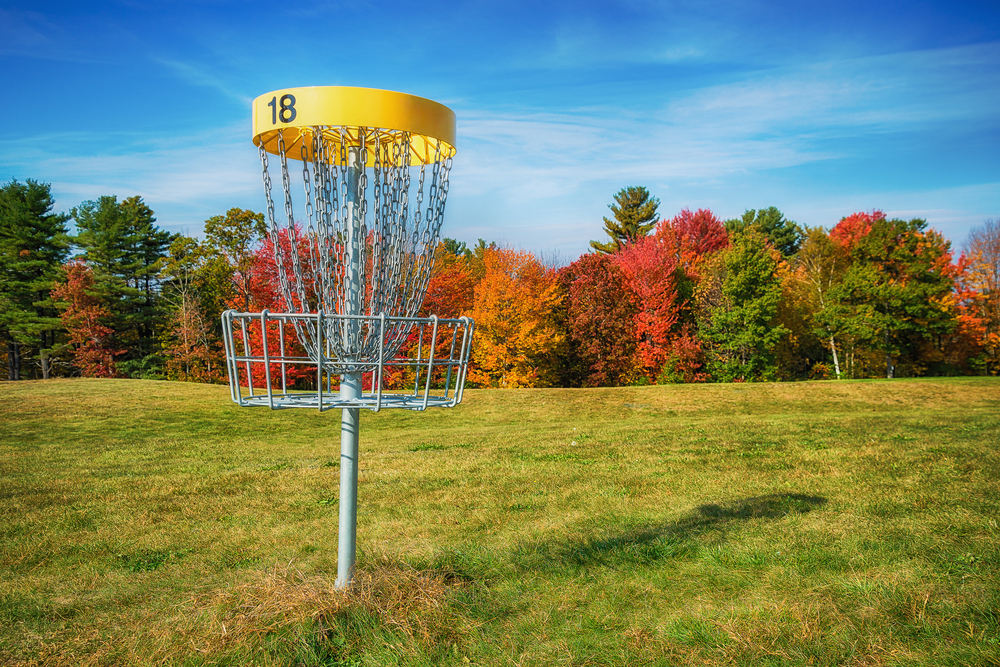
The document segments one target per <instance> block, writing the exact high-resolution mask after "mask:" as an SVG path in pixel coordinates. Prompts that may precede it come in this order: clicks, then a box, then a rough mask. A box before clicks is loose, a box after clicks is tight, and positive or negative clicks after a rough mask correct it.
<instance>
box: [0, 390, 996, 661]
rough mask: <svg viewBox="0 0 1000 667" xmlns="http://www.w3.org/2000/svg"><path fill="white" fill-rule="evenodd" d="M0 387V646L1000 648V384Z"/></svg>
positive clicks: (163, 656) (297, 651) (164, 654)
mask: <svg viewBox="0 0 1000 667" xmlns="http://www.w3.org/2000/svg"><path fill="white" fill-rule="evenodd" d="M339 429H340V414H339V412H337V411H330V412H327V413H324V414H319V413H316V412H312V411H305V410H287V411H277V412H271V411H269V410H266V409H241V408H238V407H236V406H235V405H234V404H232V403H231V402H230V400H229V391H228V388H226V387H219V386H204V385H192V384H182V383H171V382H149V381H132V380H52V381H45V382H17V383H9V382H8V383H2V384H0V665H22V664H23V665H35V664H39V665H159V664H163V665H222V664H225V665H288V666H291V665H395V664H399V665H432V664H433V665H468V664H473V665H748V666H749V665H1000V528H998V520H1000V451H998V450H1000V381H998V380H996V379H985V378H984V379H964V378H955V379H924V380H893V381H865V382H806V383H790V384H736V385H696V386H656V387H635V388H616V389H588V390H568V389H551V390H517V391H513V390H508V391H487V390H473V391H468V392H466V401H465V402H464V403H463V404H462V405H460V406H459V407H458V408H456V409H453V410H434V411H427V412H425V413H408V412H398V411H386V412H382V413H380V414H371V413H363V415H362V433H361V475H360V484H359V508H360V509H359V526H358V544H359V557H358V568H359V569H358V578H357V583H356V585H355V586H354V588H353V589H352V590H351V591H350V592H348V593H342V592H340V591H337V590H335V589H334V587H333V581H334V579H335V577H336V558H337V504H338V503H337V494H338V483H339V476H338V475H339V471H338V467H337V465H338V457H339V447H340V431H339Z"/></svg>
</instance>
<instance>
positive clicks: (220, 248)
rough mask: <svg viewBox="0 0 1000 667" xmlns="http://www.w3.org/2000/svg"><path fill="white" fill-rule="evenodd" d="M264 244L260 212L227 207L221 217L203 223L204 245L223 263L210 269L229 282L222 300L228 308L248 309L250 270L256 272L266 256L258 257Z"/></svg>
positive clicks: (251, 275)
mask: <svg viewBox="0 0 1000 667" xmlns="http://www.w3.org/2000/svg"><path fill="white" fill-rule="evenodd" d="M268 242H269V240H268V233H267V224H266V223H265V221H264V214H263V213H256V212H254V211H250V210H246V209H241V208H231V209H229V210H228V211H226V214H225V215H224V216H223V215H216V216H213V217H211V218H209V219H208V220H206V221H205V244H206V245H207V247H208V248H210V249H211V250H212V251H213V252H214V253H215V254H216V256H217V257H218V258H219V259H222V260H224V262H221V263H217V264H216V265H215V267H214V268H215V270H216V271H219V272H222V273H223V274H225V276H226V278H227V279H228V281H229V282H230V291H229V294H227V295H226V297H225V301H227V302H229V304H230V306H231V307H232V308H235V309H237V310H241V311H244V312H249V311H250V310H251V308H250V305H251V301H252V298H253V290H254V281H255V275H254V271H255V270H259V269H260V266H261V264H260V262H261V259H262V258H263V257H264V256H265V255H266V253H265V255H261V254H260V249H261V248H262V245H264V244H266V243H268ZM268 247H271V248H273V246H268ZM257 287H258V288H259V287H260V285H259V284H258V285H257ZM258 291H259V289H258ZM220 312H221V311H220Z"/></svg>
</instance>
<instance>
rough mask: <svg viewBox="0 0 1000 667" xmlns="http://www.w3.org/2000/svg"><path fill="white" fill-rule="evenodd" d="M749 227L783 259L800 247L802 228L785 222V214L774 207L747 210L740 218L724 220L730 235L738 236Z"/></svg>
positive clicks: (802, 234) (789, 221)
mask: <svg viewBox="0 0 1000 667" xmlns="http://www.w3.org/2000/svg"><path fill="white" fill-rule="evenodd" d="M750 227H756V228H757V229H758V230H759V231H760V233H761V234H763V235H764V238H766V239H767V240H768V241H769V242H770V244H771V245H772V246H774V247H775V249H776V250H777V251H778V252H780V253H781V254H782V255H783V256H784V257H791V256H792V255H794V254H795V253H796V252H798V250H799V246H800V245H802V239H803V237H804V233H803V231H802V228H801V227H799V226H798V225H797V224H796V223H794V222H792V221H791V220H786V219H785V214H784V213H782V212H781V211H779V210H778V209H777V208H775V207H774V206H768V207H767V208H762V209H760V210H759V211H758V210H755V209H748V210H747V211H746V212H744V213H743V216H742V217H739V218H735V219H733V220H726V231H727V232H729V233H730V234H738V233H740V232H742V231H744V230H746V229H748V228H750Z"/></svg>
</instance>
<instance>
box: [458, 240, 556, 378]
mask: <svg viewBox="0 0 1000 667" xmlns="http://www.w3.org/2000/svg"><path fill="white" fill-rule="evenodd" d="M483 264H484V269H485V273H484V275H483V278H482V280H481V281H480V282H479V284H478V285H477V286H476V289H475V298H474V303H473V308H472V312H471V313H470V314H471V316H472V318H473V319H474V320H475V322H476V335H475V338H474V340H473V346H472V361H473V367H472V368H471V369H470V371H469V380H470V381H471V382H473V383H475V384H478V385H481V386H486V387H539V386H548V385H550V384H551V383H552V382H553V381H554V375H555V365H556V362H555V359H556V356H557V354H558V352H559V349H560V346H561V345H562V343H563V341H564V339H565V335H564V334H563V332H562V331H561V330H560V329H559V327H558V326H557V324H556V311H557V309H558V308H559V305H560V292H559V287H558V281H557V276H556V272H555V271H553V270H550V269H546V268H545V267H544V266H542V264H541V263H540V262H539V261H538V260H537V259H536V258H535V257H534V256H533V255H532V254H531V253H529V252H526V251H522V250H513V249H511V248H489V249H487V250H486V251H485V253H484V255H483Z"/></svg>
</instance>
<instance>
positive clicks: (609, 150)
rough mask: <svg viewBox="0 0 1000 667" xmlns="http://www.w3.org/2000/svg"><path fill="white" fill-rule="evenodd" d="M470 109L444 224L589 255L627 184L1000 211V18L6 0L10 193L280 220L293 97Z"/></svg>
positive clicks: (761, 203) (712, 7)
mask: <svg viewBox="0 0 1000 667" xmlns="http://www.w3.org/2000/svg"><path fill="white" fill-rule="evenodd" d="M308 85H348V86H365V87H371V88H385V89H390V90H398V91H402V92H407V93H412V94H416V95H421V96H423V97H428V98H430V99H433V100H436V101H438V102H442V103H444V104H446V105H448V106H449V107H451V108H452V109H453V110H454V111H455V112H456V114H457V116H458V149H459V153H458V156H457V157H456V159H455V166H454V169H453V171H452V176H451V189H450V195H449V200H448V209H447V213H446V217H445V227H444V230H443V234H444V235H445V236H450V237H453V238H458V239H459V240H462V241H466V242H468V243H469V244H470V245H471V244H472V243H474V242H475V240H476V239H477V238H484V239H487V240H495V241H499V242H503V243H507V244H510V245H513V246H516V247H521V248H525V249H528V250H532V251H534V252H536V253H539V254H541V255H543V256H544V257H546V258H547V259H549V260H551V261H562V262H568V261H572V260H573V259H575V258H576V257H577V256H578V255H579V254H581V253H582V252H585V251H586V250H587V248H588V242H589V241H590V240H591V239H600V238H602V237H603V236H604V234H603V231H602V220H601V218H602V217H603V216H605V215H610V213H609V211H608V208H607V205H608V204H609V203H610V202H611V201H612V198H613V196H614V194H615V193H616V192H617V191H618V190H620V189H621V188H623V187H625V186H629V185H643V186H645V187H647V188H648V189H649V191H650V192H651V193H652V194H653V195H654V196H656V197H658V198H659V199H660V202H661V204H660V214H661V215H663V216H666V217H670V216H673V215H674V214H675V213H677V212H678V211H679V210H681V209H682V208H685V207H688V208H691V209H692V210H693V209H697V208H710V209H711V210H712V211H714V212H715V213H716V214H717V215H718V216H720V217H722V218H731V217H736V216H738V215H741V214H742V213H743V211H744V210H745V209H748V208H761V207H766V206H777V207H778V208H779V209H781V210H782V211H783V212H784V213H785V215H786V217H788V218H790V219H792V220H795V221H798V222H799V223H801V224H807V225H813V226H816V225H822V226H824V227H830V226H832V225H834V224H836V222H837V221H838V220H839V219H840V218H841V217H843V216H845V215H848V214H850V213H852V212H855V211H861V210H872V209H874V208H880V209H882V210H884V211H886V212H887V213H888V214H889V215H890V216H896V217H904V218H911V217H922V218H926V219H927V220H928V222H929V223H930V225H931V226H932V227H934V228H936V229H938V230H939V231H940V232H942V233H943V234H944V235H945V236H946V237H947V238H949V239H951V240H952V242H953V243H954V244H955V246H956V247H960V246H961V244H962V243H963V242H964V240H965V237H966V235H967V233H968V230H969V229H970V228H971V227H972V226H975V225H978V224H982V222H983V221H984V220H986V219H990V218H993V219H996V218H1000V3H997V2H996V0H992V1H991V2H982V3H974V2H973V3H968V2H967V3H962V2H958V3H955V2H905V3H904V2H898V3H890V2H878V1H877V0H875V1H873V2H840V3H803V2H788V3H775V2H711V1H709V2H641V1H635V2H608V3H587V2H532V3H528V2H496V3H484V2H467V3H454V4H453V3H440V2H439V3H435V2H422V3H402V2H398V3H396V2H377V3H375V2H364V1H352V2H343V3H342V2H333V3H328V2H295V1H294V0H289V1H288V2H284V3H258V2H225V1H221V0H220V1H213V0H199V1H198V2H184V1H179V2H155V3H153V2H137V1H123V2H73V3H64V2H44V1H41V2H40V1H38V0H36V1H35V2H23V1H21V0H15V1H10V0H0V90H2V93H3V95H2V100H3V104H2V105H0V182H7V181H9V180H10V179H11V178H17V179H19V180H24V179H27V178H34V179H36V180H40V181H43V182H47V183H51V184H52V189H53V193H54V195H55V197H56V200H57V208H58V209H59V210H66V211H68V210H69V209H70V208H71V207H73V206H76V205H78V204H79V203H80V202H82V201H84V200H87V199H95V198H97V197H99V196H101V195H105V194H115V195H118V196H119V197H120V198H123V197H127V196H131V195H135V194H138V195H141V196H142V197H143V198H144V199H145V201H146V203H147V204H149V205H150V206H151V207H152V208H153V210H154V211H155V213H156V216H157V219H158V224H159V225H160V226H161V227H163V228H165V229H168V230H170V231H177V232H184V233H187V234H191V235H198V234H200V233H201V225H202V223H203V221H204V220H205V219H206V218H208V217H211V216H213V215H218V214H221V213H224V212H225V211H226V210H227V209H229V208H231V207H233V206H238V207H241V208H251V209H254V210H257V211H261V210H263V208H264V196H263V189H262V186H261V180H260V166H259V161H258V158H257V154H256V149H255V148H254V147H253V145H252V144H251V141H250V139H251V137H250V103H251V101H252V100H253V98H254V97H256V96H258V95H261V94H263V93H266V92H269V91H272V90H277V89H281V88H288V87H294V86H308Z"/></svg>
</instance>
